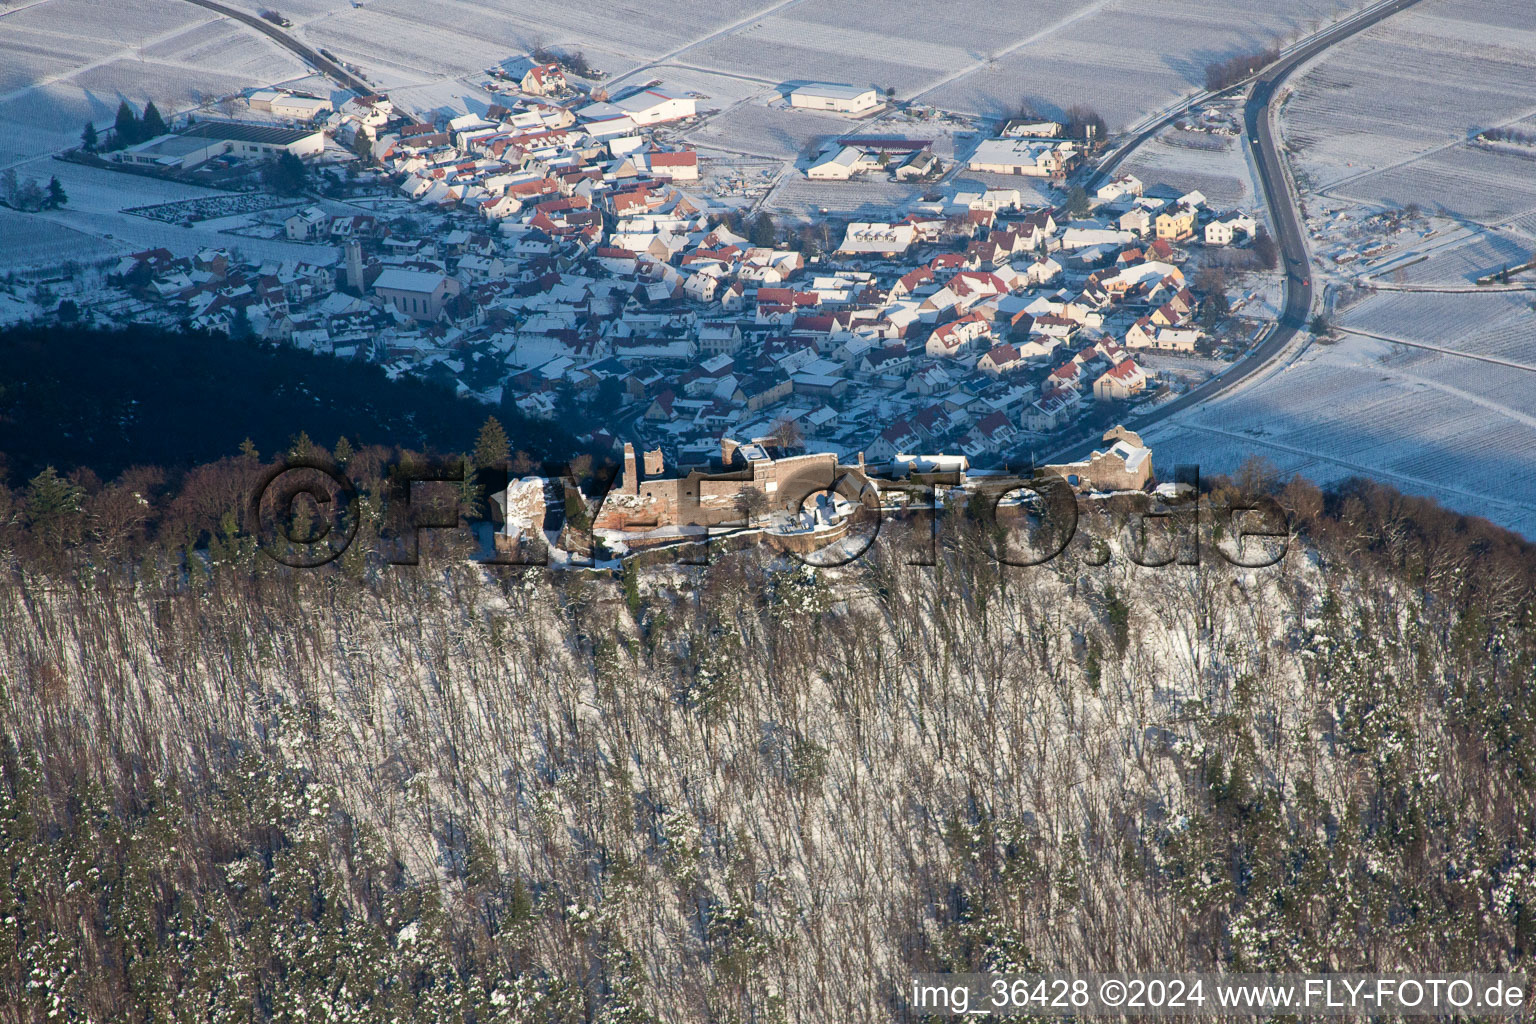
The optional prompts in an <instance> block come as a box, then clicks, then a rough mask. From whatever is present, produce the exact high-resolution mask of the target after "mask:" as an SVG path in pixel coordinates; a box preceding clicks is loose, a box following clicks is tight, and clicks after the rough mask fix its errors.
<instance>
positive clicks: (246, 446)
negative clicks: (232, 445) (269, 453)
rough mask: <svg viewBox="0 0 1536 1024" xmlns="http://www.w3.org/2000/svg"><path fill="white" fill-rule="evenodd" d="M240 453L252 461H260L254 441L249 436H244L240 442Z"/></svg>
mask: <svg viewBox="0 0 1536 1024" xmlns="http://www.w3.org/2000/svg"><path fill="white" fill-rule="evenodd" d="M240 454H241V455H243V456H245V457H246V458H247V459H250V460H251V461H252V462H260V461H261V453H260V452H258V451H257V450H256V442H254V441H252V440H251V439H250V438H246V439H245V440H244V441H241V442H240Z"/></svg>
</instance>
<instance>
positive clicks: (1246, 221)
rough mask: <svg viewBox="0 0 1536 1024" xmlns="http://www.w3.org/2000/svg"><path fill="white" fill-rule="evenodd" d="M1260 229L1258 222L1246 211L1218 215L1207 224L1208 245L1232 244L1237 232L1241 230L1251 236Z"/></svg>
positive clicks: (1206, 236)
mask: <svg viewBox="0 0 1536 1024" xmlns="http://www.w3.org/2000/svg"><path fill="white" fill-rule="evenodd" d="M1257 230H1258V223H1257V222H1256V221H1255V220H1254V219H1253V218H1252V217H1250V216H1248V215H1247V214H1246V213H1233V214H1229V215H1227V216H1226V217H1218V218H1217V219H1216V220H1213V221H1211V222H1210V223H1209V224H1207V225H1206V226H1205V244H1206V245H1231V244H1232V242H1233V240H1234V238H1236V233H1237V232H1239V231H1241V232H1242V233H1243V234H1244V235H1246V236H1247V237H1249V238H1252V237H1253V234H1254V232H1255V231H1257Z"/></svg>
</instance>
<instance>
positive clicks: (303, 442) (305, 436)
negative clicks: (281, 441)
mask: <svg viewBox="0 0 1536 1024" xmlns="http://www.w3.org/2000/svg"><path fill="white" fill-rule="evenodd" d="M314 450H315V442H313V441H311V440H310V439H309V433H308V432H307V431H303V430H301V431H299V434H298V436H297V437H295V438H294V439H293V440H291V441H289V442H288V457H289V458H291V459H304V458H308V457H309V456H310V455H311V454H313V453H314Z"/></svg>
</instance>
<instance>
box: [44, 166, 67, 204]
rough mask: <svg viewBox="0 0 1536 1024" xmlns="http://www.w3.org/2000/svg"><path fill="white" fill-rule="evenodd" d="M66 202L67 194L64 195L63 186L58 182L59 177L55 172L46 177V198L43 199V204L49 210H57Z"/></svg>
mask: <svg viewBox="0 0 1536 1024" xmlns="http://www.w3.org/2000/svg"><path fill="white" fill-rule="evenodd" d="M67 202H69V196H67V195H65V193H64V186H63V185H61V184H59V177H58V175H56V174H55V175H53V176H52V177H50V178H49V179H48V198H47V199H45V200H43V205H44V206H46V207H48V209H50V210H57V209H58V208H59V207H61V206H63V205H64V204H65V203H67Z"/></svg>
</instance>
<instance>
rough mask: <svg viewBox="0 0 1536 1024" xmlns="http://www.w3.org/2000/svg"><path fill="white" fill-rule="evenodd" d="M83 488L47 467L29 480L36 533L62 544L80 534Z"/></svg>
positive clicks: (51, 542)
mask: <svg viewBox="0 0 1536 1024" xmlns="http://www.w3.org/2000/svg"><path fill="white" fill-rule="evenodd" d="M81 497H82V495H81V492H80V488H79V487H77V486H75V485H74V484H73V483H71V482H70V481H69V480H66V479H65V478H63V477H61V476H59V474H58V471H57V470H55V469H54V468H53V467H52V466H49V467H47V468H46V469H44V470H43V471H42V472H41V473H39V474H37V476H35V477H33V478H32V479H31V481H29V482H28V484H27V497H26V516H27V525H29V526H30V527H31V528H32V533H33V535H34V536H36V537H39V538H41V539H42V540H43V542H44V543H46V544H47V545H49V546H50V547H54V548H59V547H63V546H64V544H66V543H68V542H69V541H72V540H76V539H78V538H79V535H80V509H81Z"/></svg>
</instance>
